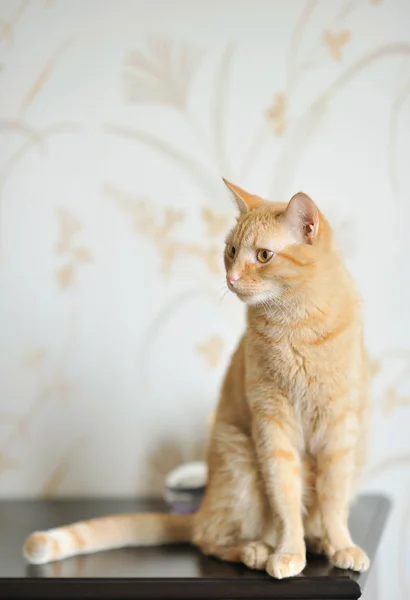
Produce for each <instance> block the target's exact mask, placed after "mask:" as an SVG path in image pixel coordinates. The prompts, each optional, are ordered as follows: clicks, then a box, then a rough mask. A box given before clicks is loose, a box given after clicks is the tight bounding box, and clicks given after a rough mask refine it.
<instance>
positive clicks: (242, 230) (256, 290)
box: [24, 181, 369, 578]
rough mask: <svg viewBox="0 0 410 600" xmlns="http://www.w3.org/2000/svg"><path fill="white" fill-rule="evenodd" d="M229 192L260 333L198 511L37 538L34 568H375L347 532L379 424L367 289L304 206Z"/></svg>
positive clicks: (31, 545)
mask: <svg viewBox="0 0 410 600" xmlns="http://www.w3.org/2000/svg"><path fill="white" fill-rule="evenodd" d="M225 183H226V185H227V186H228V188H229V189H230V191H231V193H232V195H233V198H234V199H235V202H236V204H237V206H238V209H239V212H240V214H239V217H238V220H237V223H236V225H235V226H234V227H233V229H232V231H231V232H230V233H229V234H228V236H227V240H226V249H225V255H224V259H225V266H226V273H227V282H228V285H229V287H230V289H231V291H232V292H234V293H235V294H236V295H237V296H238V297H239V298H240V299H241V300H243V302H245V304H246V305H247V323H248V325H247V328H246V331H245V333H244V335H243V336H242V338H241V340H240V342H239V345H238V347H237V349H236V351H235V353H234V354H233V356H232V359H231V362H230V365H229V368H228V370H227V373H226V376H225V380H224V383H223V386H222V390H221V395H220V400H219V404H218V409H217V412H216V416H215V419H214V423H213V427H212V434H211V439H210V444H209V449H208V454H207V464H208V483H207V489H206V494H205V497H204V500H203V502H202V505H201V507H200V509H199V510H198V512H197V513H196V514H195V515H193V516H179V515H153V514H149V515H140V514H137V515H116V516H112V517H105V518H103V519H96V520H94V521H88V522H84V523H77V524H74V525H71V526H69V527H61V528H57V529H53V530H50V531H48V532H40V533H35V534H33V535H32V536H31V537H30V538H29V539H28V540H27V541H26V544H25V548H24V551H25V555H26V557H27V558H28V560H29V561H30V562H37V563H41V562H46V561H48V560H56V559H60V558H64V557H66V556H72V555H74V554H78V553H84V552H93V551H97V550H103V549H108V548H118V547H121V546H127V545H144V544H161V543H171V542H176V541H184V540H185V541H191V542H192V543H194V544H196V545H197V546H198V547H199V548H200V549H201V550H202V551H203V553H205V554H211V555H214V556H218V557H219V558H221V559H223V560H230V561H241V562H243V563H244V564H246V565H247V566H248V567H250V568H255V569H264V570H267V572H268V573H269V574H270V575H272V576H273V577H276V578H283V577H291V576H294V575H297V574H299V573H300V572H301V571H302V570H303V568H304V566H305V562H306V557H305V554H306V545H307V546H308V547H309V548H310V549H311V550H312V551H314V552H321V553H325V554H327V556H328V557H329V559H330V560H331V561H332V563H333V564H334V565H336V566H338V567H340V568H351V569H354V570H356V571H363V570H366V569H367V568H368V566H369V559H368V558H367V556H366V554H365V552H364V551H363V550H362V549H361V548H359V547H357V546H356V545H355V544H354V542H353V540H352V538H351V536H350V533H349V529H348V524H347V519H348V512H349V503H350V501H351V499H352V497H353V494H354V490H355V487H356V483H357V481H358V478H359V476H360V471H361V468H362V466H363V464H364V462H365V454H366V439H367V435H366V434H367V423H368V410H369V369H368V359H367V355H366V351H365V347H364V343H363V332H362V317H361V308H360V301H359V298H358V295H357V292H356V289H355V286H354V284H353V282H352V280H351V278H350V276H349V274H348V272H347V270H346V268H345V266H344V264H343V262H342V260H341V258H340V255H339V253H338V251H337V248H336V247H335V244H334V240H333V235H332V231H331V228H330V226H329V224H328V223H327V221H326V219H325V218H324V216H323V215H322V214H321V212H320V211H319V210H318V208H317V207H316V205H315V204H314V203H313V201H312V200H311V199H310V198H309V197H308V196H306V194H303V193H302V192H300V193H298V194H296V195H295V196H293V198H292V199H291V200H290V201H289V202H288V203H287V204H286V203H271V202H267V201H265V200H263V199H262V198H259V197H258V196H255V195H253V194H249V193H248V192H245V191H244V190H241V188H239V187H238V186H235V185H233V184H230V183H229V182H227V181H225ZM265 250H266V252H264V251H265Z"/></svg>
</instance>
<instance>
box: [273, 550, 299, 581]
mask: <svg viewBox="0 0 410 600" xmlns="http://www.w3.org/2000/svg"><path fill="white" fill-rule="evenodd" d="M305 565H306V558H305V556H303V555H302V554H281V553H279V552H278V553H276V552H275V553H273V554H271V555H270V556H269V558H268V563H267V565H266V571H267V572H268V573H269V575H270V576H271V577H275V579H284V578H285V577H295V575H299V574H300V573H301V572H302V571H303V569H304V568H305Z"/></svg>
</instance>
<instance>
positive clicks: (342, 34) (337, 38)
mask: <svg viewBox="0 0 410 600" xmlns="http://www.w3.org/2000/svg"><path fill="white" fill-rule="evenodd" d="M350 37H351V34H350V31H348V30H347V29H344V30H343V31H339V32H337V33H333V32H331V31H325V32H324V33H323V42H324V44H325V46H326V47H327V49H328V51H329V53H330V55H331V57H332V58H333V59H334V60H341V58H342V47H343V46H345V45H346V44H347V42H348V41H349V40H350Z"/></svg>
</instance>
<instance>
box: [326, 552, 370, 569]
mask: <svg viewBox="0 0 410 600" xmlns="http://www.w3.org/2000/svg"><path fill="white" fill-rule="evenodd" d="M330 561H331V563H332V564H333V565H334V566H335V567H338V568H339V569H352V571H359V572H362V571H367V569H368V568H369V566H370V560H369V558H368V556H367V554H366V552H365V551H364V550H362V549H361V548H359V547H358V546H352V547H351V548H344V550H338V551H337V552H335V553H334V554H333V555H332V556H331V558H330Z"/></svg>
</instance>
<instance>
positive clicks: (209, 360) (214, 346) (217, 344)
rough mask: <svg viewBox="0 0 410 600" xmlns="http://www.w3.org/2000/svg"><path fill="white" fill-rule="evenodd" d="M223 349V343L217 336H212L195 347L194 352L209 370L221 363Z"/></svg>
mask: <svg viewBox="0 0 410 600" xmlns="http://www.w3.org/2000/svg"><path fill="white" fill-rule="evenodd" d="M223 349H224V341H223V339H222V338H221V337H220V336H219V335H216V334H214V335H212V336H211V337H210V338H208V339H207V340H205V341H203V342H200V343H198V344H197V345H196V352H197V354H198V355H199V356H201V357H202V358H203V359H204V360H205V362H206V364H207V366H208V367H209V368H210V369H214V368H215V367H217V366H218V365H220V363H221V359H222V355H223Z"/></svg>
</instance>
